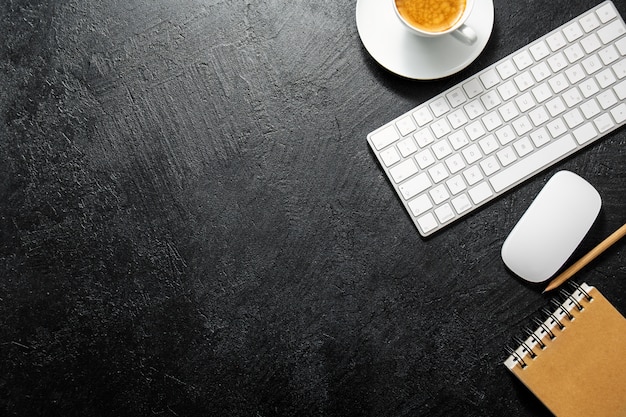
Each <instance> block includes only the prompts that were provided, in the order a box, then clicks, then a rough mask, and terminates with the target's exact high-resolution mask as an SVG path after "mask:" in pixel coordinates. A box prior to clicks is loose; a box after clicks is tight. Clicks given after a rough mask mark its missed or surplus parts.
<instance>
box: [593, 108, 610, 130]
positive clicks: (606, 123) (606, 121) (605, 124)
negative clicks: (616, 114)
mask: <svg viewBox="0 0 626 417" xmlns="http://www.w3.org/2000/svg"><path fill="white" fill-rule="evenodd" d="M593 124H595V125H596V129H598V132H600V133H604V132H606V131H607V130H609V129H611V128H613V126H615V123H613V119H611V116H609V114H608V113H604V114H602V115H601V116H600V117H598V118H596V119H595V120H594V121H593Z"/></svg>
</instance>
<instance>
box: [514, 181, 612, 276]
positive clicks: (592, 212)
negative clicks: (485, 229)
mask: <svg viewBox="0 0 626 417" xmlns="http://www.w3.org/2000/svg"><path fill="white" fill-rule="evenodd" d="M601 205H602V199H601V198H600V194H598V192H597V191H596V189H595V188H594V187H593V186H592V185H591V184H589V183H588V182H587V181H585V180H584V179H583V178H581V177H579V176H578V175H576V174H574V173H573V172H569V171H560V172H557V173H556V174H554V176H553V177H552V178H550V180H548V182H547V183H546V185H545V186H544V187H543V188H542V190H541V191H540V192H539V194H538V195H537V197H536V198H535V199H534V200H533V202H532V203H531V205H530V207H528V209H527V210H526V212H525V213H524V215H523V216H522V218H521V219H520V220H519V222H518V223H517V224H516V225H515V227H514V228H513V230H511V233H510V234H509V236H508V237H507V238H506V240H505V241H504V244H503V245H502V260H503V261H504V263H505V264H506V266H507V267H508V268H509V269H510V270H511V271H513V272H514V273H515V274H517V275H518V276H519V277H520V278H523V279H525V280H527V281H531V282H541V281H545V280H547V279H548V278H550V277H551V276H552V275H554V274H555V273H556V272H557V271H558V270H559V269H560V268H561V267H562V266H563V264H565V262H566V261H567V259H568V258H569V257H570V256H571V255H572V253H573V252H574V250H575V249H576V247H578V245H579V244H580V242H581V241H582V239H583V238H584V237H585V235H586V234H587V232H588V231H589V228H590V227H591V225H592V224H593V222H594V221H595V219H596V217H597V216H598V213H599V212H600V207H601Z"/></svg>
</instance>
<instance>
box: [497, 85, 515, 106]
mask: <svg viewBox="0 0 626 417" xmlns="http://www.w3.org/2000/svg"><path fill="white" fill-rule="evenodd" d="M498 93H500V97H502V100H504V101H507V100H509V99H511V98H513V97H515V95H516V94H517V89H516V88H515V85H514V84H513V82H512V81H507V82H505V83H504V84H502V85H501V86H500V87H498Z"/></svg>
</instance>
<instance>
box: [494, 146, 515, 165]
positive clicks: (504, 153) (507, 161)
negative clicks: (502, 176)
mask: <svg viewBox="0 0 626 417" xmlns="http://www.w3.org/2000/svg"><path fill="white" fill-rule="evenodd" d="M496 156H497V157H498V161H500V165H502V166H503V167H505V166H507V165H511V164H512V163H513V162H515V160H516V159H517V156H516V155H515V152H513V148H512V147H510V146H507V147H506V148H504V149H502V150H501V151H498V152H497V153H496Z"/></svg>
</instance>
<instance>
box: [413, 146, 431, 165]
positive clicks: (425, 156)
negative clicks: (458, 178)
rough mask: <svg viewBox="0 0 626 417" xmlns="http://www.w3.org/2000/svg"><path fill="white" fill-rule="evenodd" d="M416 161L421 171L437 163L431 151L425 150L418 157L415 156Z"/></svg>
mask: <svg viewBox="0 0 626 417" xmlns="http://www.w3.org/2000/svg"><path fill="white" fill-rule="evenodd" d="M415 160H416V161H417V164H418V165H419V166H420V168H421V169H426V168H428V167H429V166H431V165H432V164H434V163H435V157H434V156H433V154H432V152H431V151H430V149H424V150H423V151H421V152H420V153H418V154H417V155H415Z"/></svg>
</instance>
